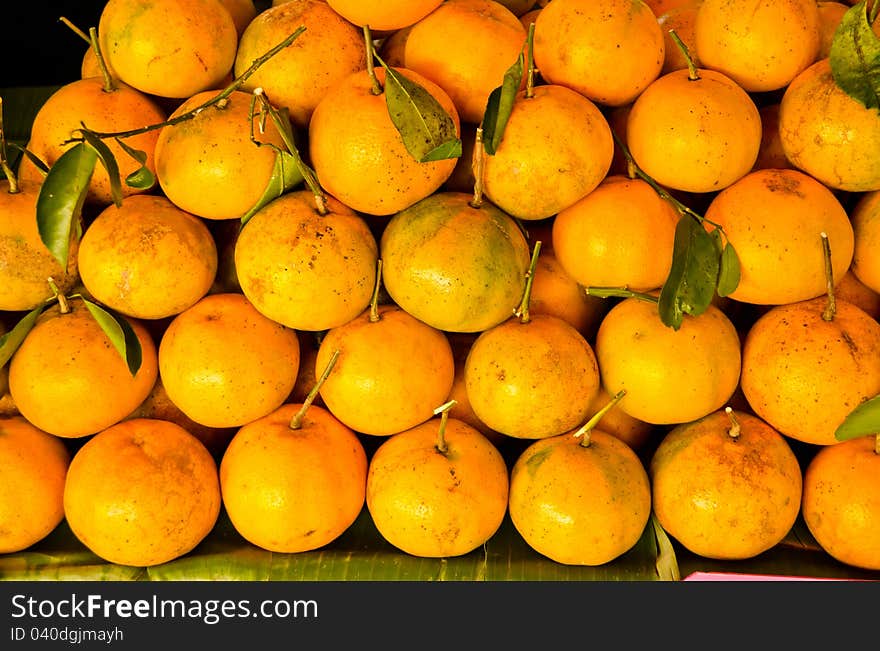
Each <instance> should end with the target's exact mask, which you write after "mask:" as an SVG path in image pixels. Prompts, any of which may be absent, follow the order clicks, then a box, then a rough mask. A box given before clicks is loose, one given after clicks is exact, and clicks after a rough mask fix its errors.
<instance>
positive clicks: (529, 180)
mask: <svg viewBox="0 0 880 651" xmlns="http://www.w3.org/2000/svg"><path fill="white" fill-rule="evenodd" d="M533 93H534V94H533V95H531V96H527V95H526V94H525V91H523V92H521V93H520V94H519V95H517V97H516V99H515V100H514V104H513V109H512V110H511V113H510V117H509V118H508V120H507V123H506V125H505V127H504V133H503V138H502V140H501V143H500V145H499V146H498V149H497V150H496V151H495V153H494V154H493V155H490V156H486V157H485V158H484V162H483V191H484V192H485V194H486V197H487V198H488V199H490V200H491V201H492V203H494V204H495V205H497V206H498V207H499V208H501V209H502V210H504V211H505V212H507V213H508V214H509V215H511V216H512V217H516V218H519V219H526V220H539V219H546V218H548V217H552V216H553V215H555V214H556V213H558V212H560V211H561V210H564V209H565V208H568V207H569V206H571V205H572V204H573V203H575V202H576V201H578V200H579V199H581V198H583V197H584V196H586V195H587V194H589V193H590V192H591V191H592V190H593V189H594V188H595V187H596V186H597V185H599V183H600V182H601V181H602V179H603V178H605V175H606V174H607V173H608V169H609V168H610V167H611V159H612V157H613V155H614V140H613V138H612V136H611V128H610V127H609V126H608V122H607V121H606V120H605V117H604V115H603V114H602V112H601V111H600V110H599V108H598V107H597V106H596V105H595V104H594V103H593V102H591V101H590V100H589V99H587V98H586V97H584V96H583V95H581V94H579V93H577V92H575V91H573V90H571V89H570V88H566V87H565V86H558V85H553V84H544V85H540V86H537V87H536V88H535V89H534V92H533ZM551 188H552V190H551Z"/></svg>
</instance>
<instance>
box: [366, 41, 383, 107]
mask: <svg viewBox="0 0 880 651" xmlns="http://www.w3.org/2000/svg"><path fill="white" fill-rule="evenodd" d="M364 45H365V46H366V48H367V75H369V77H370V92H371V93H373V95H381V94H382V84H380V83H379V78H378V77H377V76H376V63H375V59H376V49H375V47H374V46H373V35H372V33H371V32H370V26H369V25H364Z"/></svg>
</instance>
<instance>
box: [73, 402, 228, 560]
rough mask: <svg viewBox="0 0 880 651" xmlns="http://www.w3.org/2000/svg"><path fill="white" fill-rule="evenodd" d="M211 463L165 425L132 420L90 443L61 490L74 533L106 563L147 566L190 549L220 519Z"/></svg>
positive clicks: (195, 444)
mask: <svg viewBox="0 0 880 651" xmlns="http://www.w3.org/2000/svg"><path fill="white" fill-rule="evenodd" d="M220 502H221V497H220V483H219V480H218V477H217V465H216V463H215V462H214V459H213V458H212V457H211V455H210V454H209V453H208V450H207V449H205V446H204V445H202V443H201V442H199V440H198V439H196V438H195V437H194V436H193V435H192V434H190V433H189V432H187V431H186V430H185V429H183V428H182V427H180V426H179V425H176V424H174V423H171V422H169V421H164V420H157V419H148V418H137V419H132V420H127V421H124V422H122V423H118V424H116V425H114V426H112V427H109V428H107V429H105V430H103V431H102V432H100V433H98V434H96V435H95V436H93V437H92V438H91V439H89V440H88V441H87V442H86V443H85V445H83V446H82V447H81V448H80V449H79V450H78V451H77V452H76V454H75V455H74V457H73V459H72V461H71V462H70V468H69V470H68V472H67V480H66V482H65V485H64V515H65V517H66V519H67V523H68V524H69V525H70V528H71V530H72V531H73V533H74V535H76V537H77V538H78V539H79V540H80V541H81V542H82V543H83V544H84V545H85V546H86V547H88V548H89V549H90V550H91V551H92V552H93V553H95V554H97V555H98V556H100V557H101V558H103V559H104V560H106V561H108V562H110V563H117V564H120V565H132V566H137V567H147V566H151V565H158V564H160V563H166V562H168V561H171V560H174V559H176V558H179V557H181V556H183V555H184V554H187V553H189V552H190V551H192V550H193V549H194V548H195V547H196V545H198V544H199V543H200V542H201V541H202V540H203V539H204V538H205V537H206V536H207V535H208V534H209V533H210V532H211V529H212V528H213V527H214V524H215V523H216V521H217V516H218V515H219V513H220Z"/></svg>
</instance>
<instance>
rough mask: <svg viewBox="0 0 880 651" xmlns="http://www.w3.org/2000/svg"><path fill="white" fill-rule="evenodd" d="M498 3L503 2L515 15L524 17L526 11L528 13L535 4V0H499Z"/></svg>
mask: <svg viewBox="0 0 880 651" xmlns="http://www.w3.org/2000/svg"><path fill="white" fill-rule="evenodd" d="M498 4H502V5H504V6H505V7H507V8H508V9H510V11H511V12H513V14H514V15H515V16H518V17H520V18H522V17H523V16H524V15H525V14H526V13H528V12H529V11H530V10H531V9H532V8H533V7H534V6H535V4H536V3H535V2H534V0H498Z"/></svg>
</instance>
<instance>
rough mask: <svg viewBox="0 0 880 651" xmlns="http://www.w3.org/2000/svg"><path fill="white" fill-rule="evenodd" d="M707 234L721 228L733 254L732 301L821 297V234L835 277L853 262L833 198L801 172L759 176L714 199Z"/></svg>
mask: <svg viewBox="0 0 880 651" xmlns="http://www.w3.org/2000/svg"><path fill="white" fill-rule="evenodd" d="M704 216H705V218H706V222H705V223H706V228H707V229H710V230H711V228H712V226H711V225H710V224H719V225H720V226H721V227H722V228H723V229H724V234H725V235H726V236H727V239H728V241H729V242H730V243H731V244H732V245H733V247H734V248H735V249H736V252H737V255H738V256H739V260H740V266H741V277H740V281H739V285H738V286H737V288H736V290H735V291H733V292H732V293H731V294H729V297H730V298H731V299H733V300H737V301H742V302H746V303H755V304H761V305H779V304H782V303H793V302H796V301H801V300H806V299H810V298H814V297H816V296H820V295H822V294H823V293H824V292H825V288H826V287H825V280H826V279H825V271H824V269H825V266H824V253H823V245H822V237H821V234H822V233H823V232H824V233H825V234H826V235H827V236H828V241H829V243H830V245H831V262H832V266H833V270H834V277H835V278H840V277H841V276H843V274H844V273H845V272H846V270H847V269H848V268H849V266H850V263H851V261H852V258H853V247H854V236H853V227H852V224H851V223H850V220H849V217H848V216H847V214H846V210H845V209H844V207H843V206H842V205H841V203H840V201H839V200H838V199H837V197H836V196H835V195H834V194H833V193H832V192H831V190H829V189H828V188H827V187H825V186H824V185H823V184H821V183H819V181H817V180H816V179H814V178H812V177H810V176H809V175H807V174H804V173H803V172H800V171H799V170H794V169H762V170H755V171H752V172H749V173H748V174H746V175H745V176H744V177H743V178H741V179H739V180H738V181H736V182H735V183H733V184H732V185H731V186H729V187H727V188H725V189H724V190H722V191H721V192H719V193H718V194H717V195H716V196H715V197H714V198H713V199H712V201H711V203H710V204H709V206H708V208H707V209H706V211H705V213H704Z"/></svg>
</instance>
